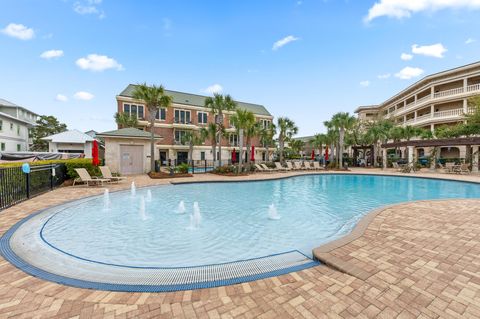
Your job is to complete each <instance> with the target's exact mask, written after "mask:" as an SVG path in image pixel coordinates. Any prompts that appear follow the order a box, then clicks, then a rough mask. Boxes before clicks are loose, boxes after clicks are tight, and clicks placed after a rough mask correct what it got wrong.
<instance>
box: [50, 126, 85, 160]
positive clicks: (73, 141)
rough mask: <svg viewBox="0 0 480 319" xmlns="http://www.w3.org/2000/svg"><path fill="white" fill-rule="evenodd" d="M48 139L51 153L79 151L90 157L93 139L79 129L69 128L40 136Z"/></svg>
mask: <svg viewBox="0 0 480 319" xmlns="http://www.w3.org/2000/svg"><path fill="white" fill-rule="evenodd" d="M42 140H45V141H48V151H49V152H53V153H80V154H85V158H92V146H93V141H94V140H95V139H94V138H93V137H91V136H90V135H88V134H85V133H82V132H80V131H79V130H70V131H65V132H62V133H58V134H54V135H50V136H47V137H44V138H42Z"/></svg>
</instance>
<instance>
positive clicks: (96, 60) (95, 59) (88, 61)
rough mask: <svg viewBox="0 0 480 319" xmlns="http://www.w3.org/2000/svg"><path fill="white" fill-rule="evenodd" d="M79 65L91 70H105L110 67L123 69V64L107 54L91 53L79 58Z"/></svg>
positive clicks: (77, 62) (118, 69)
mask: <svg viewBox="0 0 480 319" xmlns="http://www.w3.org/2000/svg"><path fill="white" fill-rule="evenodd" d="M75 63H76V64H77V66H78V67H79V68H81V69H83V70H90V71H104V70H108V69H115V70H117V71H123V70H124V68H123V66H122V65H121V64H120V63H118V62H117V61H115V59H112V58H109V57H108V56H106V55H98V54H89V55H87V56H86V57H84V58H80V59H78V60H77V61H76V62H75Z"/></svg>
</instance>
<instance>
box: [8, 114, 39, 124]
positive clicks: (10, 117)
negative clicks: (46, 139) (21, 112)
mask: <svg viewBox="0 0 480 319" xmlns="http://www.w3.org/2000/svg"><path fill="white" fill-rule="evenodd" d="M0 117H5V118H8V119H10V120H14V121H18V122H21V123H24V124H26V125H27V126H34V125H35V123H33V122H30V121H27V120H23V119H19V118H16V117H15V116H11V115H10V114H7V113H3V112H0Z"/></svg>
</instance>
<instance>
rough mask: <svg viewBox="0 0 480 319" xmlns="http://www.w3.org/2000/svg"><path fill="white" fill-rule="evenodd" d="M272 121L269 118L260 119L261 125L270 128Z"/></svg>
mask: <svg viewBox="0 0 480 319" xmlns="http://www.w3.org/2000/svg"><path fill="white" fill-rule="evenodd" d="M270 123H271V121H269V120H260V125H261V126H262V128H264V129H266V128H268V127H269V126H270Z"/></svg>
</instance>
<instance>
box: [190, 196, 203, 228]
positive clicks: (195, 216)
mask: <svg viewBox="0 0 480 319" xmlns="http://www.w3.org/2000/svg"><path fill="white" fill-rule="evenodd" d="M201 220H202V215H201V214H200V207H199V206H198V202H194V203H193V213H192V215H190V227H188V228H189V229H197V228H198V227H199V226H200V221H201Z"/></svg>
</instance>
